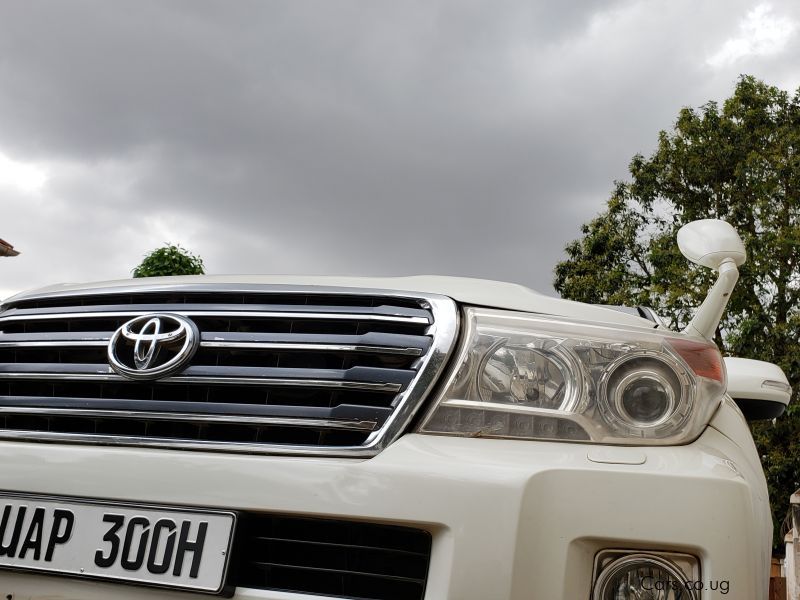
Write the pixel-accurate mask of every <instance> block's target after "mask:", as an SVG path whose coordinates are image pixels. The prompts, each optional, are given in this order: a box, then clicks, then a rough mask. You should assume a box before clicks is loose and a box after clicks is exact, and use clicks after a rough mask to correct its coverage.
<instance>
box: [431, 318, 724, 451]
mask: <svg viewBox="0 0 800 600" xmlns="http://www.w3.org/2000/svg"><path fill="white" fill-rule="evenodd" d="M464 322H465V327H466V330H465V335H464V340H463V343H462V347H461V350H460V352H459V355H458V357H457V359H456V365H455V368H454V369H453V371H452V372H451V373H450V375H449V377H448V378H447V380H446V383H445V386H444V389H443V392H442V394H441V395H440V397H439V398H438V399H437V400H436V403H435V405H434V407H433V409H432V410H431V411H430V412H429V413H428V414H427V415H426V416H425V418H424V419H423V421H422V424H421V425H420V428H419V430H420V431H422V432H425V433H440V434H448V435H461V436H475V437H478V436H480V437H502V438H524V439H561V440H573V441H587V442H602V443H613V444H678V443H685V442H688V441H691V440H692V439H694V438H696V437H697V436H699V435H700V433H701V432H702V430H703V428H704V427H705V426H706V425H707V423H708V421H709V419H710V418H711V415H712V414H713V412H714V410H715V409H716V408H717V406H718V405H719V402H720V399H721V397H722V394H723V392H724V390H725V369H724V364H723V362H722V357H721V356H720V353H719V351H718V350H717V348H716V346H714V345H713V344H710V343H707V342H703V341H696V340H693V339H690V338H687V337H685V336H682V335H680V334H677V333H673V332H663V331H655V330H653V329H647V328H637V327H631V328H616V327H614V328H612V327H609V326H602V325H595V324H587V323H582V322H577V321H568V320H562V319H556V318H552V319H551V318H546V317H540V316H536V315H530V314H524V313H514V312H507V311H499V310H490V309H479V308H468V309H466V311H465V319H464Z"/></svg>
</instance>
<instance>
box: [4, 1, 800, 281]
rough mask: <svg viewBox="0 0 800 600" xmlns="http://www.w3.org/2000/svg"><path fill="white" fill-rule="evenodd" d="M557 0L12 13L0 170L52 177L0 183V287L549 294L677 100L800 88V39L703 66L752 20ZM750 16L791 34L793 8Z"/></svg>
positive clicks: (41, 7)
mask: <svg viewBox="0 0 800 600" xmlns="http://www.w3.org/2000/svg"><path fill="white" fill-rule="evenodd" d="M561 4H563V3H561ZM568 4H569V6H568V7H565V6H561V5H559V4H558V3H551V2H541V3H538V4H536V5H533V4H532V3H529V2H523V1H521V0H519V1H512V0H506V1H503V2H463V1H459V2H455V1H452V2H427V1H426V2H422V1H419V2H403V3H398V2H388V1H383V2H373V1H370V2H344V1H341V2H339V1H337V2H323V1H316V2H311V1H296V0H293V1H291V2H235V3H232V2H222V1H220V2H213V3H211V2H198V1H191V2H188V1H186V2H135V3H134V2H106V1H95V2H71V3H69V4H64V3H53V2H43V1H41V2H39V1H31V0H25V1H22V0H19V1H10V2H4V3H3V4H2V6H0V156H5V157H7V158H9V159H11V160H13V161H16V162H17V163H19V164H22V165H28V166H31V167H32V168H34V169H41V170H42V171H43V172H45V173H46V174H47V181H46V183H45V184H44V186H43V187H42V188H41V189H39V190H38V191H30V190H28V191H26V190H24V189H19V187H18V186H17V187H14V185H12V184H11V183H8V181H6V182H5V183H3V181H4V179H3V177H2V174H1V173H0V203H1V204H0V236H2V237H4V238H6V239H8V240H9V241H11V242H12V243H14V244H15V245H16V246H17V247H18V248H19V249H20V250H22V252H23V254H22V255H21V256H20V257H18V258H14V259H12V260H7V259H0V260H2V262H0V269H1V270H0V296H2V295H5V294H7V293H9V292H11V291H15V290H18V289H22V288H25V287H30V286H34V285H42V284H48V283H52V282H55V281H62V280H91V279H101V278H119V277H125V276H126V275H127V274H128V273H129V272H130V269H132V268H133V267H134V266H135V265H136V264H137V263H138V261H139V260H140V258H141V256H142V255H143V254H144V253H145V252H146V251H148V250H149V249H151V248H153V247H155V246H157V245H159V244H160V243H162V242H164V241H177V242H181V243H183V244H184V245H186V246H188V247H189V248H190V249H192V250H193V251H195V252H197V253H199V254H201V255H202V256H203V257H204V259H205V260H206V263H207V266H208V269H209V271H210V272H216V273H222V272H272V273H276V272H286V273H289V272H293V273H349V274H381V275H391V274H410V273H441V274H458V275H474V276H479V277H487V278H494V279H506V280H511V281H516V282H520V283H523V284H527V285H531V286H532V287H534V288H537V289H539V290H541V291H544V292H547V293H552V288H551V287H550V281H551V272H552V268H553V266H554V264H555V262H556V261H557V260H558V259H559V258H560V256H561V253H562V248H563V246H564V244H565V243H566V242H567V241H569V240H570V239H572V238H574V237H575V236H576V235H577V233H578V227H579V225H580V224H581V223H582V222H584V221H586V220H587V219H589V218H591V217H592V216H593V215H594V214H595V213H597V212H599V211H600V210H601V209H602V206H603V201H604V200H605V198H606V196H607V193H608V191H609V190H610V189H611V186H612V182H613V180H614V179H617V178H621V177H624V176H625V172H626V165H627V163H628V161H629V160H630V158H631V156H633V154H635V153H636V152H648V151H649V150H650V149H651V148H652V146H653V144H654V142H655V140H656V134H657V131H658V130H659V129H662V128H666V127H669V126H670V124H671V122H672V119H673V118H674V117H675V115H676V114H677V111H678V109H679V108H680V107H681V106H683V105H697V104H700V103H703V102H705V101H707V100H708V99H712V98H716V99H723V98H724V97H726V96H727V95H728V94H729V93H730V91H731V90H732V87H733V84H734V82H735V79H736V77H737V76H738V74H739V73H740V72H748V73H752V74H754V75H756V76H759V77H763V78H764V79H766V80H768V81H770V82H772V83H775V84H779V85H783V86H785V87H788V86H796V85H798V84H800V73H798V70H797V67H796V63H797V61H796V60H795V58H796V56H797V50H798V49H800V44H799V43H798V34H800V31H796V32H795V33H794V34H792V35H790V36H789V37H788V38H787V40H786V42H785V44H784V45H783V46H782V47H778V48H768V49H767V50H765V51H764V52H762V53H751V54H747V53H745V54H744V55H742V56H739V57H738V58H736V60H734V61H732V62H730V63H729V64H728V63H726V64H716V63H715V66H711V65H710V64H709V62H708V59H709V57H711V56H713V55H714V54H715V53H717V52H719V50H720V48H722V47H723V46H724V45H725V44H726V42H727V41H728V40H731V39H736V37H737V36H740V37H741V35H743V34H742V22H743V20H746V19H747V15H748V14H749V13H750V11H752V10H753V9H754V7H755V6H756V5H757V3H754V2H747V1H744V0H736V1H733V2H729V1H724V2H723V1H722V0H719V1H717V2H711V3H702V4H698V3H695V2H691V1H689V0H681V1H678V2H666V1H663V2H643V1H641V2H637V1H634V0H630V1H624V0H621V1H619V2H609V3H605V4H599V3H595V2H575V3H568ZM762 12H764V10H763V9H762ZM767 14H768V15H769V18H772V19H778V20H783V21H782V22H785V23H789V24H791V23H797V22H800V14H798V9H797V8H795V6H794V4H793V3H791V2H788V0H785V1H783V2H775V3H773V4H772V5H771V11H769V10H768V11H767ZM768 24H769V23H767V25H768ZM2 164H3V163H2V161H0V165H2ZM0 168H2V166H0ZM6 179H8V178H6Z"/></svg>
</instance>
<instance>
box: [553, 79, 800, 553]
mask: <svg viewBox="0 0 800 600" xmlns="http://www.w3.org/2000/svg"><path fill="white" fill-rule="evenodd" d="M629 171H630V180H628V181H622V182H616V183H615V186H614V189H613V192H612V194H611V197H610V199H609V200H608V202H607V206H606V209H605V211H603V212H602V213H601V214H600V215H598V216H597V217H596V218H595V219H594V220H592V221H591V222H589V223H587V224H585V225H584V226H583V227H582V229H581V234H582V237H581V238H580V239H578V240H575V241H573V242H572V243H570V244H569V245H568V246H567V247H566V254H567V258H566V260H564V261H562V262H560V263H558V265H557V266H556V268H555V282H554V285H555V288H556V290H557V291H558V292H559V293H561V294H562V295H563V296H564V297H566V298H570V299H573V300H579V301H583V302H595V303H610V304H634V305H635V304H645V305H649V306H652V307H653V308H655V309H656V311H657V312H659V313H660V314H662V315H664V316H665V317H667V318H668V319H669V320H670V321H671V323H670V325H671V326H672V327H675V328H682V327H684V326H685V325H686V324H687V323H688V321H689V319H690V318H691V315H692V313H693V311H694V309H695V308H696V307H697V306H698V305H699V304H700V302H701V301H702V299H703V298H704V297H705V294H706V291H707V290H708V287H709V285H710V284H711V283H712V281H713V279H714V274H713V273H711V271H710V270H709V269H704V268H697V267H693V266H690V265H689V263H688V262H687V261H686V259H685V258H684V257H683V256H681V254H680V253H679V251H678V249H677V245H676V243H675V236H676V233H677V230H678V229H679V228H680V227H681V226H682V225H684V224H685V223H688V222H689V221H693V220H695V219H702V218H719V219H724V220H726V221H728V222H729V223H731V224H732V225H733V226H734V227H736V228H737V229H738V231H739V232H740V234H741V235H742V238H743V240H744V242H745V246H746V248H747V255H748V256H747V263H745V265H744V266H743V267H742V268H741V278H740V280H739V284H738V286H737V287H736V289H735V291H734V293H733V294H732V297H731V300H730V304H729V306H728V310H727V312H726V315H725V317H724V319H723V321H722V323H720V327H719V328H718V330H717V334H716V338H715V341H716V342H717V343H718V345H719V346H720V348H721V350H722V351H723V352H724V353H728V354H732V355H736V356H743V357H748V358H756V359H760V360H766V361H770V362H774V363H777V364H779V365H780V366H781V367H782V368H783V369H784V371H785V372H786V374H787V376H788V377H789V381H790V382H792V383H793V384H794V394H793V398H792V400H793V402H792V403H791V404H790V408H789V410H788V414H787V415H784V416H783V417H782V418H780V419H778V421H777V422H776V423H775V424H774V425H773V424H772V423H761V424H755V425H754V426H753V428H752V429H753V433H754V437H755V439H756V444H757V446H758V449H759V453H760V454H761V458H762V464H763V466H764V470H765V473H766V476H767V482H768V484H769V488H770V496H771V501H772V507H773V518H774V520H775V521H776V526H778V525H780V523H781V522H782V521H783V516H784V514H785V512H786V508H787V502H788V498H789V495H790V494H791V493H792V492H794V491H795V490H796V489H797V488H798V487H800V408H798V406H797V402H796V401H797V394H798V389H800V386H797V384H798V383H800V308H798V307H800V89H798V90H797V91H796V92H795V93H794V95H791V94H789V93H787V92H785V91H782V90H780V89H778V88H776V87H773V86H769V85H767V84H765V83H763V82H761V81H758V80H757V79H755V78H753V77H750V76H742V77H741V78H740V79H739V80H738V82H737V85H736V88H735V91H734V93H733V95H732V96H731V97H730V98H729V99H727V100H726V101H725V102H724V103H723V105H722V107H721V108H720V106H719V105H718V104H717V103H716V102H709V103H707V104H705V105H704V106H702V107H700V108H699V109H693V108H684V109H682V110H681V111H680V112H679V114H678V118H677V121H676V122H675V124H674V126H673V128H672V130H671V131H662V132H660V133H659V136H658V145H657V148H656V150H655V151H654V152H653V154H652V155H651V156H650V157H649V158H645V157H644V156H642V155H640V154H638V155H636V156H634V157H633V160H632V161H631V163H630V166H629ZM775 541H776V542H777V543H780V542H781V540H780V539H778V538H777V537H776V538H775Z"/></svg>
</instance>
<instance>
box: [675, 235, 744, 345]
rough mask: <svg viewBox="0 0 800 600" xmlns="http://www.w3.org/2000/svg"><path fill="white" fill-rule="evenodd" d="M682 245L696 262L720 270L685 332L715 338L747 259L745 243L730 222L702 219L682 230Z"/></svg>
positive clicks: (681, 247)
mask: <svg viewBox="0 0 800 600" xmlns="http://www.w3.org/2000/svg"><path fill="white" fill-rule="evenodd" d="M678 248H680V251H681V253H682V254H683V255H684V256H685V257H686V258H688V259H689V260H690V261H692V262H693V263H695V264H698V265H702V266H704V267H709V268H711V269H714V270H715V271H716V272H717V273H719V277H718V278H717V281H716V283H715V284H714V286H713V287H712V288H711V289H710V290H709V291H708V296H706V299H705V300H703V303H702V304H701V305H700V308H698V309H697V312H696V313H695V314H694V317H692V320H691V322H690V323H689V325H687V326H686V330H685V331H684V333H686V335H688V336H690V337H696V338H701V339H706V340H713V339H714V333H715V332H716V330H717V325H719V321H720V319H722V313H723V312H725V307H726V306H727V305H728V300H729V298H730V295H731V292H732V291H733V288H734V286H735V285H736V282H737V281H738V280H739V269H738V268H737V267H738V266H739V265H741V264H743V263H744V261H745V260H746V259H747V252H745V249H744V244H743V243H742V239H741V238H740V237H739V234H738V233H736V230H735V229H734V228H733V227H732V226H731V225H730V224H729V223H726V222H725V221H720V220H718V219H702V220H700V221H692V222H691V223H687V224H686V225H684V226H683V227H681V228H680V229H679V230H678Z"/></svg>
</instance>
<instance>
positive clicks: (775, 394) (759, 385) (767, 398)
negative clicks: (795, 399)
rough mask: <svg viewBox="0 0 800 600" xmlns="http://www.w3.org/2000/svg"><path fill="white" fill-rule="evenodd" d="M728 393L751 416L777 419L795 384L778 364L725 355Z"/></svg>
mask: <svg viewBox="0 0 800 600" xmlns="http://www.w3.org/2000/svg"><path fill="white" fill-rule="evenodd" d="M725 368H726V370H727V371H728V395H729V396H730V397H731V398H733V399H734V400H735V401H736V404H738V405H739V408H740V409H741V410H742V412H743V413H744V416H745V417H746V418H747V419H748V420H759V419H774V418H776V417H779V416H781V415H782V414H783V412H784V411H785V410H786V407H787V406H788V404H789V400H790V398H791V396H792V387H791V386H790V385H789V380H788V379H787V378H786V375H785V374H784V372H783V370H782V369H781V368H780V367H779V366H778V365H776V364H773V363H768V362H764V361H761V360H751V359H749V358H734V357H731V356H727V357H725Z"/></svg>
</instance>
